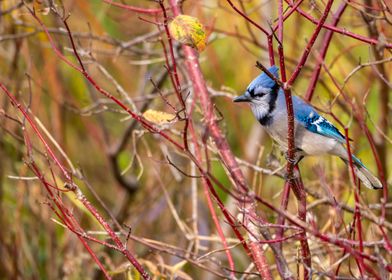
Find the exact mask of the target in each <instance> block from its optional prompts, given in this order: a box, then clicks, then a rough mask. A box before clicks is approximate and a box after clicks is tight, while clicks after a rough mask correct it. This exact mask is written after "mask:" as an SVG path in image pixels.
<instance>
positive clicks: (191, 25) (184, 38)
mask: <svg viewBox="0 0 392 280" xmlns="http://www.w3.org/2000/svg"><path fill="white" fill-rule="evenodd" d="M169 31H170V34H171V36H172V37H173V38H174V39H175V40H177V41H179V42H180V43H182V44H185V45H187V46H191V47H192V48H195V49H197V50H198V51H199V52H201V51H203V50H204V49H205V47H206V32H205V30H204V26H203V25H202V24H201V23H200V21H199V20H198V19H197V18H195V17H191V16H187V15H179V16H177V17H175V18H174V20H173V21H172V22H170V23H169Z"/></svg>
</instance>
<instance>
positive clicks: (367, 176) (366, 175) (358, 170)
mask: <svg viewBox="0 0 392 280" xmlns="http://www.w3.org/2000/svg"><path fill="white" fill-rule="evenodd" d="M352 159H353V163H354V164H353V167H354V172H355V174H356V175H357V176H358V178H359V180H361V181H362V183H363V184H364V185H365V186H366V187H367V188H369V189H382V184H381V182H380V180H379V179H378V178H377V177H376V176H374V175H373V174H372V173H371V172H370V171H369V170H368V169H367V168H366V167H365V165H363V163H362V162H361V161H360V160H359V159H358V158H357V157H355V156H354V155H353V156H352ZM343 160H344V161H345V162H346V164H347V165H349V161H348V160H346V159H343Z"/></svg>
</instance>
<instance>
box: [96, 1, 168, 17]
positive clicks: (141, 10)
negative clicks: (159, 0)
mask: <svg viewBox="0 0 392 280" xmlns="http://www.w3.org/2000/svg"><path fill="white" fill-rule="evenodd" d="M103 2H105V3H107V4H110V5H112V6H115V7H118V8H121V9H124V10H127V11H131V12H136V13H139V14H147V15H157V14H160V13H162V10H161V9H147V8H139V7H135V6H131V5H125V4H122V3H117V2H113V0H103Z"/></svg>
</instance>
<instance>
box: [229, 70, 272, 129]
mask: <svg viewBox="0 0 392 280" xmlns="http://www.w3.org/2000/svg"><path fill="white" fill-rule="evenodd" d="M278 70H279V68H278V67H276V66H275V65H274V66H271V67H270V68H268V71H269V72H270V73H271V74H273V75H274V76H275V77H276V78H279V74H278ZM277 96H278V86H277V84H276V82H275V81H274V80H272V79H271V78H270V77H269V76H268V75H267V74H265V73H262V74H260V75H259V76H257V77H256V79H254V80H253V81H252V82H251V83H250V84H249V86H248V87H247V89H246V91H245V93H244V94H243V95H240V96H237V97H235V98H234V99H233V101H234V102H248V103H249V104H250V107H251V109H252V111H253V114H254V115H255V117H256V119H257V120H259V122H260V123H262V124H263V123H267V120H268V119H269V116H270V114H271V113H272V112H273V111H274V109H275V106H276V99H277Z"/></svg>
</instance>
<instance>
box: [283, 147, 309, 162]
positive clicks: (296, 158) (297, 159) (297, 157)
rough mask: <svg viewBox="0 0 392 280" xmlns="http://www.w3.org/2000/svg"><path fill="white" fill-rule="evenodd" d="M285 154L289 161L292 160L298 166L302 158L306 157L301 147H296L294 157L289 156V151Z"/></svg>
mask: <svg viewBox="0 0 392 280" xmlns="http://www.w3.org/2000/svg"><path fill="white" fill-rule="evenodd" d="M284 156H285V158H286V160H287V161H288V162H290V163H291V164H292V165H293V166H296V165H297V164H298V163H299V162H300V161H301V159H303V158H304V153H303V151H302V150H301V149H298V148H296V149H295V151H294V158H293V159H291V158H290V157H289V155H288V152H285V153H284Z"/></svg>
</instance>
